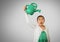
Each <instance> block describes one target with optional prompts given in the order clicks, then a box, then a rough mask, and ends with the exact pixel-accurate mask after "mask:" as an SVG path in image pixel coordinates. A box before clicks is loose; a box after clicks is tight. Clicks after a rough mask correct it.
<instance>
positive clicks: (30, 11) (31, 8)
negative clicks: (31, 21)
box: [25, 3, 41, 15]
mask: <svg viewBox="0 0 60 42" xmlns="http://www.w3.org/2000/svg"><path fill="white" fill-rule="evenodd" d="M36 9H37V4H36V3H31V4H30V5H26V9H25V12H26V13H27V14H29V15H33V14H34V12H41V10H36Z"/></svg>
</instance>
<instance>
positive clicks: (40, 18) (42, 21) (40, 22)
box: [37, 17, 45, 25]
mask: <svg viewBox="0 0 60 42" xmlns="http://www.w3.org/2000/svg"><path fill="white" fill-rule="evenodd" d="M44 22H45V19H44V18H43V17H39V18H38V20H37V23H38V25H43V24H44Z"/></svg>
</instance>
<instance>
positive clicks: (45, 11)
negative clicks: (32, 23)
mask: <svg viewBox="0 0 60 42" xmlns="http://www.w3.org/2000/svg"><path fill="white" fill-rule="evenodd" d="M32 2H35V3H37V4H38V9H41V10H42V12H41V13H37V12H36V13H35V14H34V16H32V17H35V18H36V17H37V16H38V15H40V14H42V15H44V16H45V18H46V22H45V23H46V25H47V26H48V29H49V34H50V39H51V42H60V0H1V1H0V3H1V5H0V8H1V14H0V18H1V25H0V27H1V28H0V42H32V41H33V29H32V28H31V27H29V26H27V24H26V20H25V16H24V14H26V13H25V12H24V10H23V7H24V6H25V5H26V4H30V3H32Z"/></svg>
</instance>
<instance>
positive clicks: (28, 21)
mask: <svg viewBox="0 0 60 42" xmlns="http://www.w3.org/2000/svg"><path fill="white" fill-rule="evenodd" d="M25 9H26V6H25V7H24V11H25ZM29 16H30V15H28V14H26V13H25V19H26V22H27V24H28V25H29V26H30V27H32V28H35V26H36V24H35V23H33V22H31V21H30V19H29Z"/></svg>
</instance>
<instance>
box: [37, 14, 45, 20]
mask: <svg viewBox="0 0 60 42" xmlns="http://www.w3.org/2000/svg"><path fill="white" fill-rule="evenodd" d="M39 17H43V19H45V17H44V16H43V15H39V16H38V17H37V21H38V19H39Z"/></svg>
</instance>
